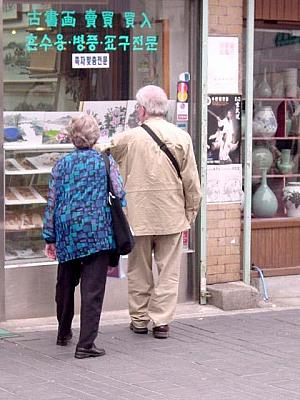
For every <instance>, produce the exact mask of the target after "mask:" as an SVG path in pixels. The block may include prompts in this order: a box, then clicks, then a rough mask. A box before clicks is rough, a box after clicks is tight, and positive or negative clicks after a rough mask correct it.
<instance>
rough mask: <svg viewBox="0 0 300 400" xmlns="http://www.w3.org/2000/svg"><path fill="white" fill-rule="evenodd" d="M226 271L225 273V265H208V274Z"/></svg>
mask: <svg viewBox="0 0 300 400" xmlns="http://www.w3.org/2000/svg"><path fill="white" fill-rule="evenodd" d="M224 273H225V266H224V265H210V266H209V267H207V274H208V275H214V274H224Z"/></svg>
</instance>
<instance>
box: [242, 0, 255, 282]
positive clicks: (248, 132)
mask: <svg viewBox="0 0 300 400" xmlns="http://www.w3.org/2000/svg"><path fill="white" fill-rule="evenodd" d="M254 6H255V0H248V1H247V33H246V88H245V104H246V129H245V160H244V178H245V179H244V194H245V201H244V230H243V236H244V237H243V281H244V283H246V284H247V285H249V284H250V269H251V195H252V189H251V182H252V119H253V54H254Z"/></svg>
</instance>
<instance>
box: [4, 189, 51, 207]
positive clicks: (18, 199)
mask: <svg viewBox="0 0 300 400" xmlns="http://www.w3.org/2000/svg"><path fill="white" fill-rule="evenodd" d="M46 203H47V200H46V199H45V198H44V197H43V196H41V195H40V193H39V192H38V191H37V190H36V189H35V188H33V187H31V186H29V187H28V188H17V187H12V186H11V187H8V188H6V192H5V204H6V205H8V206H12V205H23V204H46Z"/></svg>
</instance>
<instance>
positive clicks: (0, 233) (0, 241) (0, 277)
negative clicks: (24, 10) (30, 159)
mask: <svg viewBox="0 0 300 400" xmlns="http://www.w3.org/2000/svg"><path fill="white" fill-rule="evenodd" d="M0 10H1V11H0V32H3V18H2V10H3V5H2V0H0ZM0 59H1V60H3V47H2V46H0ZM0 93H1V96H0V110H3V67H2V68H0ZM0 129H1V135H0V137H1V138H0V146H1V151H0V166H1V167H0V171H1V173H0V179H1V181H0V199H1V200H0V201H1V203H0V204H1V206H0V223H1V229H0V246H1V247H0V321H2V320H4V319H5V271H4V229H3V226H4V160H3V113H2V112H1V113H0Z"/></svg>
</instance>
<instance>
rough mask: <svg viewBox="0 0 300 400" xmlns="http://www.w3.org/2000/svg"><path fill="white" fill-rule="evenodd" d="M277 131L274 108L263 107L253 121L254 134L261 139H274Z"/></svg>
mask: <svg viewBox="0 0 300 400" xmlns="http://www.w3.org/2000/svg"><path fill="white" fill-rule="evenodd" d="M276 131H277V121H276V118H275V115H274V112H273V110H272V107H270V106H265V107H261V108H260V109H259V110H258V111H257V112H256V113H255V116H254V119H253V134H254V136H260V137H273V136H274V135H275V133H276Z"/></svg>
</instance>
